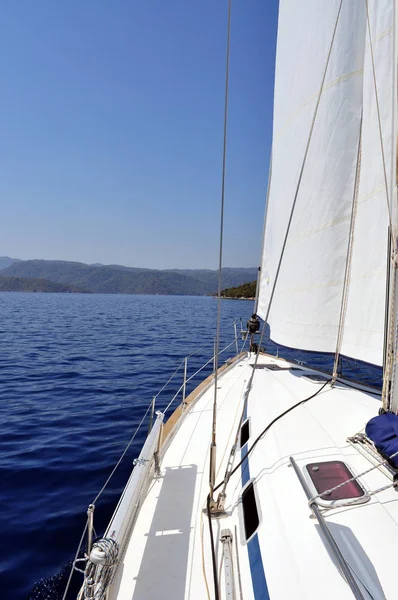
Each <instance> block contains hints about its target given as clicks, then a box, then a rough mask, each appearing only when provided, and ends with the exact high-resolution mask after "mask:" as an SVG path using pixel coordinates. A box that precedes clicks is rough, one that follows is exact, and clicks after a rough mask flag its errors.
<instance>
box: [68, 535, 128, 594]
mask: <svg viewBox="0 0 398 600" xmlns="http://www.w3.org/2000/svg"><path fill="white" fill-rule="evenodd" d="M118 555H119V545H118V544H117V542H116V541H115V540H112V539H111V538H102V539H100V540H98V541H97V542H95V543H94V544H93V548H92V550H91V552H90V557H89V559H88V561H87V565H86V568H85V571H84V583H83V587H82V589H81V592H80V595H79V599H78V600H106V597H107V592H108V588H109V584H110V583H111V581H112V577H113V573H114V570H115V567H116V564H117V558H118Z"/></svg>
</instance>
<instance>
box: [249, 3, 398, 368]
mask: <svg viewBox="0 0 398 600" xmlns="http://www.w3.org/2000/svg"><path fill="white" fill-rule="evenodd" d="M385 3H388V2H387V0H385V1H384V0H383V1H382V3H381V4H382V5H383V8H381V7H380V10H379V4H380V3H377V5H378V6H377V9H378V12H380V13H382V12H383V10H384V4H385ZM374 4H375V5H376V2H374ZM339 6H340V0H333V1H331V2H327V3H323V2H318V1H317V0H308V1H306V2H305V3H297V2H294V1H293V0H283V1H281V2H280V13H279V28H278V46H277V61H276V81H275V108H274V136H273V164H272V180H271V185H270V195H269V205H268V215H267V226H266V234H265V242H264V254H263V262H262V276H261V283H260V295H259V310H258V312H259V315H260V316H261V317H263V318H264V317H265V315H266V313H267V310H268V305H269V299H270V293H271V290H272V287H273V284H274V278H275V274H276V268H277V264H278V261H279V257H280V254H281V249H282V245H283V240H284V236H285V233H286V228H287V223H288V218H289V215H290V212H291V208H292V203H293V198H294V195H295V192H296V188H297V181H298V176H299V171H300V168H301V166H302V162H303V157H304V153H305V147H306V144H307V141H308V136H309V132H310V127H311V121H312V119H313V116H314V109H315V105H316V101H317V98H318V94H319V90H320V85H321V81H322V74H323V71H324V69H325V66H326V63H327V55H328V52H329V49H330V44H331V40H332V33H333V28H334V25H335V22H336V17H337V14H338V10H339ZM387 13H391V10H390V11H387ZM371 18H372V17H371ZM388 18H389V17H388V16H387V17H386V18H385V17H383V19H384V20H385V19H387V21H388ZM390 19H391V15H390ZM366 31H367V21H366V3H365V1H364V0H355V1H349V2H347V1H343V2H342V6H341V13H340V17H339V20H338V24H337V30H336V36H335V39H334V43H333V47H332V50H331V56H330V62H329V65H328V69H327V73H326V79H325V85H324V88H323V90H322V94H321V97H320V104H319V111H318V114H317V117H316V120H315V125H314V129H313V135H312V139H311V142H310V146H309V152H308V156H307V161H306V164H305V167H304V172H303V177H302V181H301V185H300V188H299V193H298V197H297V203H296V207H295V211H294V214H293V219H292V223H291V228H290V232H289V236H288V239H287V244H286V249H285V253H284V256H283V261H282V264H281V269H280V274H279V279H278V282H277V285H276V288H275V295H274V299H273V302H272V306H271V310H270V315H269V319H268V321H269V323H270V326H271V336H272V338H273V339H274V340H275V341H277V342H279V343H281V344H284V345H287V346H292V347H296V348H303V349H307V350H313V351H322V352H335V350H336V342H337V334H338V328H339V320H340V313H341V309H342V298H343V286H344V274H345V270H346V261H347V249H348V240H349V234H350V223H351V213H352V208H353V200H354V189H355V174H356V168H357V158H358V146H359V140H360V129H361V120H362V141H361V157H362V169H361V178H362V177H363V174H364V172H365V171H366V172H367V177H366V180H365V181H366V182H367V183H366V185H365V183H362V179H361V180H360V183H359V186H360V187H359V193H358V195H357V201H358V203H357V217H356V224H355V235H354V248H353V257H352V268H351V274H350V284H351V285H350V288H349V290H350V291H349V295H348V302H347V311H346V321H345V322H346V329H345V335H344V338H343V350H342V352H343V353H345V354H348V355H350V356H354V357H356V358H361V359H362V360H368V361H370V362H376V363H380V362H381V356H382V347H383V319H384V295H385V271H386V245H387V234H388V229H387V224H388V223H386V215H387V212H386V206H387V204H386V200H385V195H384V198H383V200H384V205H383V206H382V203H380V202H379V203H378V208H377V210H376V211H375V209H374V208H373V209H372V210H371V211H370V213H369V214H367V213H366V212H365V211H364V210H363V207H364V205H365V204H366V203H365V202H363V199H364V198H365V196H366V195H367V193H369V191H370V190H371V189H374V185H373V184H374V180H375V179H377V174H373V166H372V165H373V163H372V152H373V156H374V154H375V153H376V152H377V154H379V153H380V152H379V149H380V142H379V143H378V146H376V141H375V139H374V134H372V135H370V133H369V132H370V131H371V130H372V131H373V129H372V128H373V125H372V126H370V125H369V124H368V121H369V120H373V119H374V115H373V114H369V113H372V109H371V101H370V99H369V96H370V90H369V89H368V87H367V86H368V85H369V82H368V50H367V43H368V40H367V35H366ZM387 54H388V51H386V53H385V55H384V58H383V57H382V56H380V57H378V61H379V60H380V61H383V60H385V58H386V56H387ZM389 56H390V62H389V65H387V66H386V67H385V77H387V76H388V75H387V74H388V72H391V71H392V69H391V56H392V55H391V52H390V55H389ZM364 65H365V86H366V87H365V88H364V87H363V83H364ZM380 77H381V78H382V74H380ZM390 81H391V75H390ZM385 83H386V82H385V81H384V82H383V83H381V85H383V87H385ZM389 102H390V104H389V109H387V108H386V112H387V113H388V110H389V114H390V117H391V85H390V88H389ZM362 113H363V114H362ZM390 117H389V115H388V114H385V115H384V117H383V119H384V120H387V121H388V119H389V118H390ZM375 127H376V128H377V127H378V125H377V121H376V122H375ZM387 127H388V126H387V125H386V128H387ZM375 131H376V132H377V131H378V129H375ZM369 135H370V138H369ZM390 135H391V134H390ZM388 139H389V140H390V138H388ZM386 143H390V142H387V138H386ZM365 145H366V148H365ZM368 146H369V148H368ZM388 152H389V153H391V145H390V146H389V148H388ZM378 169H379V167H378ZM367 190H369V191H367ZM383 211H384V212H383ZM375 212H377V215H376V216H375ZM376 232H377V236H376ZM375 237H377V242H376V241H375V244H376V246H377V247H376V246H375V253H374V255H373V254H372V260H371V261H370V262H369V268H367V267H366V268H364V264H363V262H361V253H362V256H363V252H364V250H363V249H362V246H361V243H362V245H363V246H366V245H367V244H368V243H369V240H372V241H371V242H370V244H369V245H371V244H373V240H374V238H375ZM358 239H362V242H361V243H359V242H358V241H357V240H358ZM371 253H372V251H371V248H369V246H367V247H366V257H367V256H368V255H369V254H371ZM366 260H368V259H367V258H366ZM365 274H366V278H365V277H364V275H365ZM374 277H376V278H377V291H376V290H375V289H373V287H374V286H375V285H376V283H375V281H376V280H375V279H374ZM365 279H366V280H365ZM380 282H381V285H380ZM365 295H366V300H365V302H364V296H365ZM358 300H360V302H364V304H363V312H361V314H359V310H358V308H357V305H358ZM365 314H366V317H365V316H364V315H365ZM364 319H365V321H366V322H365V323H364Z"/></svg>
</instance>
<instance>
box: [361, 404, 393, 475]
mask: <svg viewBox="0 0 398 600" xmlns="http://www.w3.org/2000/svg"><path fill="white" fill-rule="evenodd" d="M365 431H366V435H367V436H368V438H370V439H371V440H372V442H373V443H374V445H375V446H376V448H377V450H379V452H380V453H381V454H382V455H383V456H384V457H385V458H388V459H389V463H390V464H391V465H392V466H393V467H395V468H396V469H398V415H395V414H393V413H385V414H383V415H378V416H377V417H373V419H371V420H370V421H369V423H368V424H367V425H366V430H365ZM395 453H397V455H396V456H392V455H393V454H395ZM390 457H392V458H390Z"/></svg>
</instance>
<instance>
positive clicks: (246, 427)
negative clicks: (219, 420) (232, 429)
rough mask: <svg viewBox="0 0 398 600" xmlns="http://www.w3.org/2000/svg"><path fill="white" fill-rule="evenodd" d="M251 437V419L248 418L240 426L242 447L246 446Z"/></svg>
mask: <svg viewBox="0 0 398 600" xmlns="http://www.w3.org/2000/svg"><path fill="white" fill-rule="evenodd" d="M249 437H250V421H249V419H247V420H246V421H245V422H244V423H243V425H242V427H241V428H240V447H241V448H242V446H244V445H245V444H246V443H247V442H248V440H249Z"/></svg>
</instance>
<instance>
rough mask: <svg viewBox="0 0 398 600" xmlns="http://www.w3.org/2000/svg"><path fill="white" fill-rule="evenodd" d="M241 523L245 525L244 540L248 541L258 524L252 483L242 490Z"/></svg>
mask: <svg viewBox="0 0 398 600" xmlns="http://www.w3.org/2000/svg"><path fill="white" fill-rule="evenodd" d="M242 508H243V523H244V526H245V540H246V541H248V540H249V539H250V538H251V537H252V535H253V534H254V533H255V531H256V530H257V528H258V526H259V524H260V517H259V514H258V510H257V499H256V494H255V492H254V485H253V483H252V482H251V483H249V485H248V486H247V487H246V488H245V489H244V490H243V493H242Z"/></svg>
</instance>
